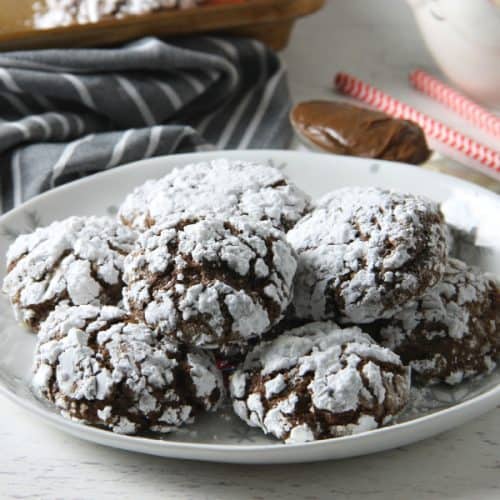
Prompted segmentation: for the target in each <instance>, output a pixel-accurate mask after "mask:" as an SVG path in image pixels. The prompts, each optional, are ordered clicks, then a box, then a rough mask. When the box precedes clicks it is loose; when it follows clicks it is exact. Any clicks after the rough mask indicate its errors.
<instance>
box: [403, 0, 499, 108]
mask: <svg viewBox="0 0 500 500" xmlns="http://www.w3.org/2000/svg"><path fill="white" fill-rule="evenodd" d="M407 1H408V3H409V4H410V6H411V8H412V10H413V13H414V15H415V18H416V21H417V24H418V26H419V28H420V31H421V33H422V36H423V38H424V40H425V42H426V44H427V47H428V48H429V50H430V51H431V53H432V55H433V56H434V58H435V60H436V62H437V63H438V64H439V66H440V67H441V69H442V70H443V72H444V73H445V74H446V75H447V76H448V78H449V79H450V81H452V82H453V83H454V84H455V85H456V86H457V87H459V88H460V89H462V90H463V91H464V92H465V93H467V94H469V95H470V96H471V97H472V98H474V99H476V100H478V101H481V102H482V103H484V104H486V105H488V106H490V107H493V108H496V109H499V110H500V0H407Z"/></svg>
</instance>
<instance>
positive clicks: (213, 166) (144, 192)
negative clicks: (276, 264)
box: [119, 159, 309, 231]
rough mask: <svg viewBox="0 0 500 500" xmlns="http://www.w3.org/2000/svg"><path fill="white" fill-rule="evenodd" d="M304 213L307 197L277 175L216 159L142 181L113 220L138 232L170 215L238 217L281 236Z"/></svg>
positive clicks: (267, 169)
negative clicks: (275, 229)
mask: <svg viewBox="0 0 500 500" xmlns="http://www.w3.org/2000/svg"><path fill="white" fill-rule="evenodd" d="M308 208H309V197H308V196H307V195H306V194H305V193H303V192H302V191H300V190H299V189H298V188H297V187H296V186H295V185H293V184H291V183H290V182H289V181H288V180H287V179H286V177H285V176H284V175H283V173H282V172H280V171H279V170H278V169H276V168H273V167H268V166H265V165H260V164H256V163H248V162H244V161H229V160H226V159H217V160H212V161H209V162H203V163H196V164H191V165H187V166H185V167H183V168H176V169H174V170H173V171H172V172H170V173H169V174H168V175H166V176H165V177H163V178H162V179H159V180H150V181H147V182H146V183H145V184H143V185H142V186H140V187H138V188H136V189H135V190H134V191H133V192H132V193H131V194H130V195H128V196H127V198H126V199H125V201H124V202H123V204H122V205H121V207H120V210H119V216H120V217H121V219H122V221H123V222H124V223H125V224H128V225H130V226H131V227H134V228H136V229H138V230H141V231H142V230H145V229H147V228H148V227H151V226H153V225H154V224H156V223H161V222H162V221H163V220H164V219H166V218H168V217H170V216H172V215H175V216H180V217H184V218H193V217H214V216H215V217H221V218H226V219H227V218H228V217H232V216H240V215H244V216H248V217H251V218H253V219H255V220H270V221H271V222H272V223H273V225H275V226H276V227H278V228H279V229H285V230H287V229H289V228H290V227H292V226H293V225H294V224H295V223H296V222H297V221H298V220H299V219H300V218H301V217H302V216H303V215H304V214H305V213H306V212H307V210H308Z"/></svg>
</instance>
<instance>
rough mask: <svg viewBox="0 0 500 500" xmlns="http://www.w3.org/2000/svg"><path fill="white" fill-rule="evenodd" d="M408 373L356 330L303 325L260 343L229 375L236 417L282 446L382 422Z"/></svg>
mask: <svg viewBox="0 0 500 500" xmlns="http://www.w3.org/2000/svg"><path fill="white" fill-rule="evenodd" d="M409 388H410V378H409V372H408V369H407V368H406V367H405V366H403V364H402V362H401V360H400V358H399V357H398V356H397V355H396V354H394V353H393V352H392V351H390V350H389V349H386V348H383V347H380V346H378V345H377V344H376V343H375V341H374V340H373V339H372V338H371V337H370V336H369V335H367V334H365V333H363V332H362V331H361V330H360V329H359V328H357V327H352V328H344V329H341V328H340V327H338V326H337V325H336V324H334V323H331V322H324V323H309V324H307V325H305V326H303V327H300V328H297V329H294V330H289V331H287V332H285V333H284V334H282V335H281V336H279V337H278V338H276V339H275V340H274V341H270V342H262V343H261V344H259V345H258V346H257V347H255V348H254V349H253V350H252V351H251V352H250V353H249V354H248V356H247V357H246V359H245V361H244V363H243V365H242V366H241V367H240V368H239V369H238V370H236V371H235V372H234V373H233V374H232V375H231V377H230V394H231V398H232V402H233V408H234V411H235V412H236V414H237V415H238V416H239V417H240V418H242V419H243V420H244V421H245V422H246V423H248V425H250V426H252V427H259V428H260V429H262V430H263V431H264V433H266V434H272V435H274V436H275V437H276V438H278V439H282V440H283V441H285V442H287V443H301V442H306V441H313V440H317V439H327V438H332V437H339V436H346V435H350V434H354V433H358V432H364V431H368V430H371V429H375V428H377V427H380V426H382V425H385V424H388V423H389V422H391V420H392V419H393V418H394V417H395V416H396V415H397V414H398V413H399V412H401V410H402V409H403V408H404V407H405V405H406V404H407V402H408V398H409Z"/></svg>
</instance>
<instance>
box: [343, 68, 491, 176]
mask: <svg viewBox="0 0 500 500" xmlns="http://www.w3.org/2000/svg"><path fill="white" fill-rule="evenodd" d="M334 83H335V86H336V88H337V90H339V91H340V92H343V93H344V94H347V95H349V96H351V97H354V98H356V99H358V100H360V101H363V102H365V103H367V104H369V105H370V106H373V107H374V108H376V109H378V110H380V111H383V112H384V113H387V114H388V115H391V116H393V117H395V118H402V119H404V120H411V121H413V122H415V123H417V124H418V125H420V127H422V129H423V131H424V133H425V134H426V136H427V138H433V139H436V140H437V141H439V142H440V143H441V144H444V145H445V146H447V147H449V148H451V149H453V150H455V151H458V152H460V153H461V154H463V155H465V156H466V157H468V158H469V159H471V160H473V162H474V164H476V165H478V166H480V167H481V169H482V170H483V172H485V173H487V174H490V175H495V177H496V178H498V176H499V175H500V152H498V151H495V150H493V149H491V148H489V147H488V146H485V145H484V144H481V143H479V142H476V141H475V140H474V139H472V138H470V137H467V136H465V135H463V134H461V133H460V132H458V131H456V130H454V129H452V128H450V127H447V126H446V125H444V124H443V123H441V122H439V121H437V120H435V119H434V118H431V117H430V116H428V115H425V114H424V113H421V112H420V111H417V110H416V109H414V108H412V107H411V106H409V105H408V104H405V103H403V102H401V101H398V100H397V99H394V98H393V97H391V96H389V95H388V94H386V93H384V92H382V91H381V90H379V89H377V88H375V87H372V86H371V85H369V84H367V83H365V82H363V81H362V80H359V79H358V78H355V77H354V76H351V75H348V74H346V73H337V75H336V76H335V82H334Z"/></svg>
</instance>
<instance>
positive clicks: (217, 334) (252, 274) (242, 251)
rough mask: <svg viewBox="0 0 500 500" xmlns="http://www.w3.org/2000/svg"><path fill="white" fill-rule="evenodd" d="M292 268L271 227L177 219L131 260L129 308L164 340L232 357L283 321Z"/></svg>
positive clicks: (149, 236) (145, 238) (280, 236)
mask: <svg viewBox="0 0 500 500" xmlns="http://www.w3.org/2000/svg"><path fill="white" fill-rule="evenodd" d="M295 269H296V258H295V255H294V252H293V250H292V249H291V247H290V245H289V244H288V243H287V242H286V239H285V235H284V233H282V232H281V231H279V230H277V229H275V228H274V227H273V226H272V225H271V224H270V223H269V222H255V221H253V220H249V219H248V218H233V219H230V220H227V221H224V220H219V219H211V220H197V221H189V220H188V221H186V220H184V221H179V220H176V219H174V220H172V221H170V222H168V223H165V224H163V225H158V226H155V227H154V228H152V229H150V230H149V231H147V232H145V233H143V234H142V235H141V236H140V237H139V240H138V248H137V249H136V250H135V251H134V252H132V253H131V254H130V255H129V256H128V257H127V258H126V260H125V272H124V279H125V281H126V283H127V287H126V288H125V289H124V292H123V295H124V303H125V306H126V307H127V309H128V310H129V311H130V312H131V314H133V315H134V316H135V317H137V318H140V319H141V320H143V321H144V322H145V323H146V324H148V325H149V326H150V327H151V328H153V329H155V330H156V331H158V332H159V333H161V334H163V335H167V336H169V337H171V338H175V339H176V340H179V341H181V342H182V343H185V344H188V345H191V346H197V347H203V348H209V349H219V350H225V349H227V350H228V351H230V350H232V348H234V347H237V346H238V345H240V344H243V345H245V344H246V343H247V342H248V341H249V339H252V338H255V337H260V336H261V335H262V334H263V333H264V332H265V331H267V330H268V329H269V328H271V327H272V326H273V325H274V324H276V323H277V322H278V321H279V320H280V319H281V318H282V316H283V314H284V312H285V310H286V308H287V307H288V305H289V304H290V302H291V299H292V291H293V278H294V275H295Z"/></svg>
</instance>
